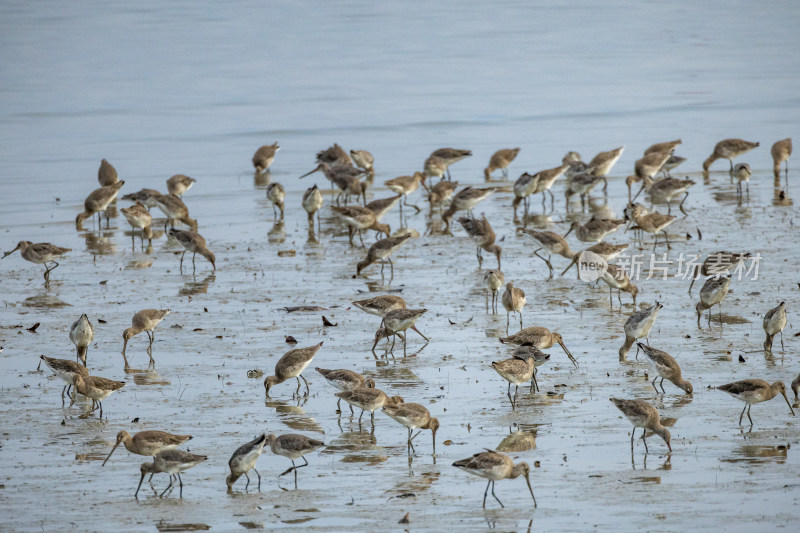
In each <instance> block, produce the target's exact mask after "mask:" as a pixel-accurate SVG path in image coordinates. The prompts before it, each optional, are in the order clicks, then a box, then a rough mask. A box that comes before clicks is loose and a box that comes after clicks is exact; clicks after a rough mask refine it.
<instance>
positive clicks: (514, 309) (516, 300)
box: [501, 281, 527, 335]
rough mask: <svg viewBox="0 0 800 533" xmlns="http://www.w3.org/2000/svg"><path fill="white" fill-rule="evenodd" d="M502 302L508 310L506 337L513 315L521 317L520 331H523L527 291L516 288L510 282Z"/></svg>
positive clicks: (507, 284)
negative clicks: (523, 310)
mask: <svg viewBox="0 0 800 533" xmlns="http://www.w3.org/2000/svg"><path fill="white" fill-rule="evenodd" d="M501 301H502V303H503V308H504V309H505V310H506V335H508V326H509V323H510V322H511V313H517V314H518V315H519V329H522V308H523V307H525V303H526V302H527V299H526V298H525V291H523V290H522V289H519V288H517V287H514V284H513V283H511V282H510V281H509V282H508V283H506V290H505V291H504V292H503V296H502V298H501Z"/></svg>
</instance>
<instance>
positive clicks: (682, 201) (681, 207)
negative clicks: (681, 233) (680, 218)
mask: <svg viewBox="0 0 800 533" xmlns="http://www.w3.org/2000/svg"><path fill="white" fill-rule="evenodd" d="M688 197H689V191H686V194H685V195H684V196H683V200H681V205H680V206H679V207H680V209H681V213H683V214H684V215H686V214H687V213H686V211H685V210H684V209H683V203H684V202H685V201H686V199H687V198H688Z"/></svg>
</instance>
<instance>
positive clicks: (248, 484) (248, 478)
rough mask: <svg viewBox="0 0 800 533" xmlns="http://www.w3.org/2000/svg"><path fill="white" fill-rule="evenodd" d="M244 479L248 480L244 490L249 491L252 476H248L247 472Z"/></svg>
mask: <svg viewBox="0 0 800 533" xmlns="http://www.w3.org/2000/svg"><path fill="white" fill-rule="evenodd" d="M244 477H245V478H247V483H245V484H244V490H245V491H247V487H249V486H250V476H248V475H247V472H245V473H244Z"/></svg>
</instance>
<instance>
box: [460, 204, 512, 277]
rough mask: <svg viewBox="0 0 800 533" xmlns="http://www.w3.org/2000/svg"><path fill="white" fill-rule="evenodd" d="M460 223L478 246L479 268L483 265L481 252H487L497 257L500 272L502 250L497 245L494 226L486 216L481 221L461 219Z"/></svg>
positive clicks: (470, 218) (469, 218)
mask: <svg viewBox="0 0 800 533" xmlns="http://www.w3.org/2000/svg"><path fill="white" fill-rule="evenodd" d="M458 223H459V224H461V227H462V228H464V231H466V232H467V235H469V236H470V237H471V238H472V240H473V241H475V243H476V244H477V245H478V249H477V252H476V255H477V256H478V267H480V266H481V265H482V264H483V256H482V255H481V250H486V251H487V252H489V253H490V254H494V255H495V257H497V269H498V270H500V254H501V253H502V249H501V248H500V246H498V245H497V244H495V239H496V238H497V236H496V235H495V233H494V230H493V229H492V225H491V224H489V221H488V220H486V215H484V214H482V215H481V218H480V219H477V218H472V217H461V218H459V219H458Z"/></svg>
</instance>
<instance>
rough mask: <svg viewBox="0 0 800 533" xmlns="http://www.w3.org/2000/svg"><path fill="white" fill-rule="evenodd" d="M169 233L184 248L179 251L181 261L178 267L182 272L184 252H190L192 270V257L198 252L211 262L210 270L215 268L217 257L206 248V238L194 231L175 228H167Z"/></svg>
mask: <svg viewBox="0 0 800 533" xmlns="http://www.w3.org/2000/svg"><path fill="white" fill-rule="evenodd" d="M169 235H170V236H171V237H174V238H175V240H176V241H178V242H179V243H181V246H183V248H184V250H183V253H181V263H180V268H179V270H180V271H181V272H183V256H184V255H186V252H192V272H194V270H195V262H194V259H195V256H196V255H197V254H200V255H202V256H203V257H205V258H206V259H208V262H209V263H211V267H212V270H216V269H217V265H216V259H217V258H216V256H215V255H214V253H213V252H212V251H211V250H209V249H208V246H207V245H206V240H205V238H203V236H202V235H200V234H199V233H197V232H196V231H184V230H179V229H175V228H172V229H170V230H169Z"/></svg>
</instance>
